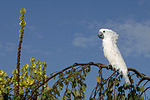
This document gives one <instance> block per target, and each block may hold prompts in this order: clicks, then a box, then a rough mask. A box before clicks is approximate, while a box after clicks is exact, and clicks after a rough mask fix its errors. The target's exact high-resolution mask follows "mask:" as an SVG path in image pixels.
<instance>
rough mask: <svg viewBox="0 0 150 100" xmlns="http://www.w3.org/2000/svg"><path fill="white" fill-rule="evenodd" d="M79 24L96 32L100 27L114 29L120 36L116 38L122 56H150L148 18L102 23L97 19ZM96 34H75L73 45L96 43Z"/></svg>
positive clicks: (149, 22) (149, 21)
mask: <svg viewBox="0 0 150 100" xmlns="http://www.w3.org/2000/svg"><path fill="white" fill-rule="evenodd" d="M80 25H82V26H84V27H86V28H87V29H88V30H90V31H93V32H95V30H96V31H97V32H98V30H99V29H100V28H110V29H112V30H114V31H116V32H117V33H118V34H119V35H120V36H119V40H118V45H119V48H120V49H121V52H122V53H123V55H124V56H129V55H130V56H139V55H143V56H144V57H150V20H147V21H140V22H137V21H135V20H124V21H122V20H121V21H108V22H106V23H102V22H99V21H93V22H87V21H83V22H81V23H80ZM96 39H97V34H96V33H95V34H94V36H89V37H86V36H76V37H75V39H74V41H73V44H74V45H75V46H81V47H87V46H89V45H92V44H94V45H95V44H96V45H98V43H96V42H98V41H96Z"/></svg>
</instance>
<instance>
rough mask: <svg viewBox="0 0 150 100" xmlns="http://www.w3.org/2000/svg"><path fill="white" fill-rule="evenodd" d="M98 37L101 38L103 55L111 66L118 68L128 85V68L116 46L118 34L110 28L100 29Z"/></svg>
mask: <svg viewBox="0 0 150 100" xmlns="http://www.w3.org/2000/svg"><path fill="white" fill-rule="evenodd" d="M98 37H99V38H101V39H102V46H103V51H104V56H105V57H106V58H107V60H108V61H109V63H110V64H111V65H112V67H113V68H115V69H116V70H119V71H120V73H122V74H123V76H124V78H125V82H126V84H127V85H130V84H131V83H130V80H129V77H128V75H127V73H128V70H127V66H126V63H125V62H124V59H123V57H122V55H121V53H120V51H119V49H118V47H117V39H118V37H119V35H118V34H117V33H116V32H114V31H112V30H110V29H100V30H99V33H98Z"/></svg>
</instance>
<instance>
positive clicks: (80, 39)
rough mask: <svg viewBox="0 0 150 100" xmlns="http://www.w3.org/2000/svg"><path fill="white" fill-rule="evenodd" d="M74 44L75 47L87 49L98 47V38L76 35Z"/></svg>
mask: <svg viewBox="0 0 150 100" xmlns="http://www.w3.org/2000/svg"><path fill="white" fill-rule="evenodd" d="M72 43H73V45H74V46H78V47H84V48H86V47H89V46H96V45H97V43H98V42H97V39H96V36H92V35H91V36H84V35H83V34H75V38H74V40H73V41H72Z"/></svg>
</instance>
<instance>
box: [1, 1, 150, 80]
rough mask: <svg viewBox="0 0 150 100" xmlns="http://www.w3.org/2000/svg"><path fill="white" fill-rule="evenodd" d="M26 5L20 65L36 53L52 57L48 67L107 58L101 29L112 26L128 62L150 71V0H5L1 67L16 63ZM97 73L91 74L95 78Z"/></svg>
mask: <svg viewBox="0 0 150 100" xmlns="http://www.w3.org/2000/svg"><path fill="white" fill-rule="evenodd" d="M21 8H25V9H26V10H27V12H26V14H25V21H26V23H27V26H26V27H25V33H24V39H23V47H22V55H21V66H23V65H24V64H25V63H30V62H29V61H30V58H31V57H32V56H33V57H35V58H36V60H41V61H46V62H47V64H48V67H47V73H52V72H54V71H59V70H61V69H63V68H65V67H67V66H70V65H72V64H73V63H75V62H82V63H84V62H91V61H93V62H100V63H104V64H108V61H107V59H106V58H105V57H104V55H103V51H102V45H101V42H102V41H101V40H100V39H99V38H98V37H97V34H98V31H99V29H100V28H110V29H112V30H114V31H116V32H117V33H118V34H119V40H118V47H119V49H120V51H121V53H122V55H123V56H124V59H125V62H126V64H127V66H129V67H133V68H136V69H137V70H138V71H140V72H142V73H144V74H146V75H148V76H150V67H149V66H150V63H149V61H150V45H149V44H150V39H149V37H150V12H149V10H150V1H149V0H124V1H121V0H115V1H114V0H93V1H92V0H74V1H73V0H66V1H56V0H55V1H54V0H45V1H43V2H41V1H40V0H39V1H38V0H36V1H34V0H32V1H29V2H26V1H24V0H22V1H19V0H18V1H17V0H15V1H7V0H5V1H4V0H1V1H0V52H1V53H0V69H2V70H4V71H5V72H6V73H7V74H8V75H12V74H11V72H12V70H13V69H15V68H16V58H17V46H18V40H19V29H20V26H19V22H20V20H19V16H20V9H21ZM93 70H95V69H93ZM95 71H96V70H95ZM96 73H97V71H96V72H92V74H90V75H91V76H89V77H90V79H91V80H92V81H95V79H96V76H97V74H96ZM93 77H94V78H93Z"/></svg>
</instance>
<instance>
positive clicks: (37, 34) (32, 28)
mask: <svg viewBox="0 0 150 100" xmlns="http://www.w3.org/2000/svg"><path fill="white" fill-rule="evenodd" d="M27 28H28V29H29V32H28V33H30V34H32V35H33V36H34V37H36V38H38V39H43V38H44V35H43V34H42V33H40V32H38V28H36V27H35V26H32V25H29V26H28V27H27Z"/></svg>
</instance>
